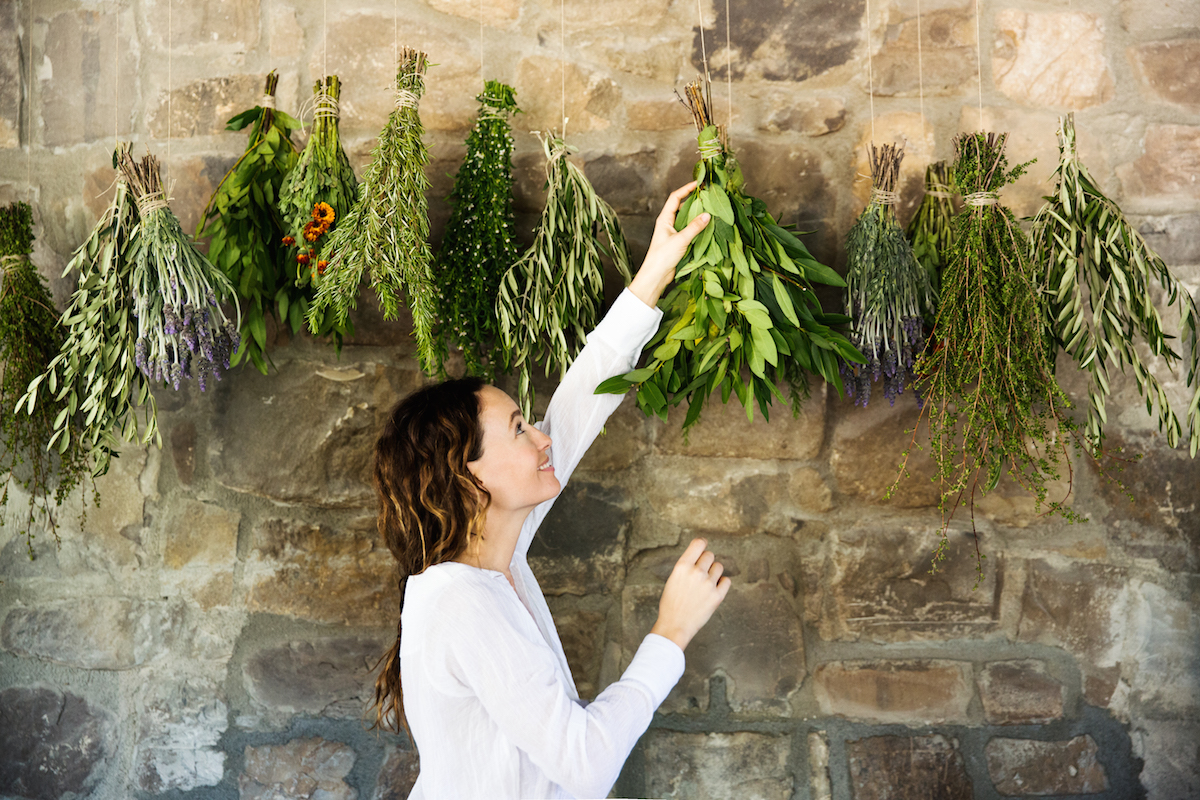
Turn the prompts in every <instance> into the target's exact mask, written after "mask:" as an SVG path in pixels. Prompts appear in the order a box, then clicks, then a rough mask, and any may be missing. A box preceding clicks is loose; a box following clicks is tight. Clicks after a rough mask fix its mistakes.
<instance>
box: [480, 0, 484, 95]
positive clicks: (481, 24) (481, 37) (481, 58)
mask: <svg viewBox="0 0 1200 800" xmlns="http://www.w3.org/2000/svg"><path fill="white" fill-rule="evenodd" d="M479 80H480V82H482V81H483V80H484V78H483V0H479Z"/></svg>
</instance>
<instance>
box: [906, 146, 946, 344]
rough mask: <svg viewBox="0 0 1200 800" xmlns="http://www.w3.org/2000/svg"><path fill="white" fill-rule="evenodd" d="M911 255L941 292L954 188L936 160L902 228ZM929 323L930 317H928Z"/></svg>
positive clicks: (944, 163)
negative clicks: (913, 210)
mask: <svg viewBox="0 0 1200 800" xmlns="http://www.w3.org/2000/svg"><path fill="white" fill-rule="evenodd" d="M904 233H905V235H906V236H908V241H909V242H911V243H912V249H913V256H915V257H916V259H917V261H919V262H920V263H921V266H923V267H924V268H925V272H926V273H928V275H929V285H930V288H932V289H933V291H934V293H935V294H936V293H937V292H938V291H940V287H941V282H942V270H943V269H944V268H945V266H946V260H947V259H948V258H949V254H950V246H951V245H952V244H953V242H954V188H953V181H952V177H951V174H950V168H949V167H948V166H947V165H946V162H945V161H937V162H935V163H933V164H930V165H929V166H927V167H926V168H925V194H924V196H923V197H922V198H921V203H920V205H918V206H917V211H916V213H915V214H913V218H912V219H910V220H909V221H908V227H906V228H905V229H904ZM929 322H930V323H932V322H933V319H932V317H931V318H930V319H929Z"/></svg>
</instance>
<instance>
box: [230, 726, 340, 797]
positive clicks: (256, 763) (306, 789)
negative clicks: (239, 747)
mask: <svg viewBox="0 0 1200 800" xmlns="http://www.w3.org/2000/svg"><path fill="white" fill-rule="evenodd" d="M356 758H357V756H356V755H355V752H354V750H353V749H351V748H350V747H349V746H348V745H344V744H342V743H341V742H327V741H325V740H324V739H321V738H319V737H318V738H313V739H293V740H292V741H290V742H288V743H287V744H281V745H263V746H261V747H251V746H247V747H246V751H245V766H244V769H243V771H242V774H241V775H240V776H238V791H239V792H240V796H241V800H274V798H278V797H302V798H314V800H315V798H320V799H321V800H355V799H356V798H357V797H358V792H357V791H355V790H354V789H353V788H351V787H350V786H349V785H348V784H347V783H346V781H345V780H344V779H345V778H346V776H347V775H349V774H350V770H351V769H352V768H353V767H354V762H355V760H356Z"/></svg>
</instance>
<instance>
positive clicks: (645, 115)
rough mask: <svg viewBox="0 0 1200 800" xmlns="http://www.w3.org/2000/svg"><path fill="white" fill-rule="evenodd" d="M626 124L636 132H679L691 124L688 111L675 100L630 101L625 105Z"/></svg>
mask: <svg viewBox="0 0 1200 800" xmlns="http://www.w3.org/2000/svg"><path fill="white" fill-rule="evenodd" d="M625 120H626V122H625V124H626V125H627V126H628V127H629V128H630V129H631V130H635V131H678V130H685V129H686V128H687V127H688V125H690V124H691V121H692V117H691V115H690V114H689V113H688V110H687V109H686V108H684V107H683V106H682V105H680V103H679V101H678V100H675V99H666V98H664V99H662V100H630V101H628V102H627V103H626V104H625Z"/></svg>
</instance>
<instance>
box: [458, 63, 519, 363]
mask: <svg viewBox="0 0 1200 800" xmlns="http://www.w3.org/2000/svg"><path fill="white" fill-rule="evenodd" d="M476 99H477V100H478V101H479V118H478V119H477V120H476V122H475V127H474V128H472V129H471V133H470V135H469V136H468V137H467V155H466V158H464V159H463V163H462V166H461V167H459V170H458V175H457V176H455V178H454V189H453V190H452V191H451V192H450V206H451V211H450V221H449V222H448V223H447V224H446V233H445V236H444V237H443V238H442V246H441V249H440V250H439V251H438V254H437V274H438V306H439V309H438V325H439V331H438V333H439V337H438V338H439V342H438V357H439V361H441V359H442V358H443V357H444V355H443V354H444V353H445V352H446V351H447V349H448V346H449V345H453V346H455V347H458V348H460V349H461V350H462V353H463V359H464V360H465V362H466V368H467V373H468V374H470V375H481V376H484V377H485V378H487V379H488V380H494V379H495V374H496V366H497V365H498V364H500V363H501V362H502V361H503V356H502V355H501V354H500V353H498V352H497V347H498V342H497V340H498V337H499V330H498V328H497V324H496V293H497V291H498V290H499V288H500V278H501V277H503V275H504V273H505V272H507V271H508V270H509V268H510V267H512V265H513V264H514V263H515V262H516V260H517V258H518V257H519V256H520V255H521V252H520V249H519V248H518V245H517V241H516V222H515V221H514V219H513V208H512V186H513V177H512V153H513V139H512V133H511V129H510V127H509V123H508V118H509V116H510V115H512V114H518V113H520V111H521V109H519V108H517V98H516V92H515V91H514V90H513V88H512V87H511V86H506V85H505V84H503V83H500V82H499V81H488V82H487V83H486V84H485V85H484V89H483V94H481V95H479V96H478V97H477V98H476ZM441 371H442V369H441V365H440V364H439V372H441Z"/></svg>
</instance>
